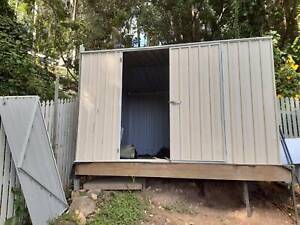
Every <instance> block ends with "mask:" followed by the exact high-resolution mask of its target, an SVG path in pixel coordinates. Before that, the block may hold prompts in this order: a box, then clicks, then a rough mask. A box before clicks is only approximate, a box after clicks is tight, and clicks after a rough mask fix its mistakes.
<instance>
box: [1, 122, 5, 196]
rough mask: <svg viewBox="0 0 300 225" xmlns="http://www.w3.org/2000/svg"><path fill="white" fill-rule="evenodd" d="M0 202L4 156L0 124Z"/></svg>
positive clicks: (2, 129) (3, 138)
mask: <svg viewBox="0 0 300 225" xmlns="http://www.w3.org/2000/svg"><path fill="white" fill-rule="evenodd" d="M0 126H1V127H0V176H1V179H0V202H1V199H2V190H3V177H2V176H3V171H4V156H5V133H4V128H3V124H2V123H1V124H0Z"/></svg>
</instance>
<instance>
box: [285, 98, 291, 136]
mask: <svg viewBox="0 0 300 225" xmlns="http://www.w3.org/2000/svg"><path fill="white" fill-rule="evenodd" d="M285 110H286V117H287V133H288V137H293V130H292V117H291V104H290V99H289V98H288V97H286V98H285Z"/></svg>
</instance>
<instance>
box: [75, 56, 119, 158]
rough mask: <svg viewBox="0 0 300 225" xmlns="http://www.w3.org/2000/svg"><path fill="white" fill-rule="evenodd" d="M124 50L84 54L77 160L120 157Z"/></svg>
mask: <svg viewBox="0 0 300 225" xmlns="http://www.w3.org/2000/svg"><path fill="white" fill-rule="evenodd" d="M121 57H122V53H120V52H107V53H103V54H93V53H91V54H83V55H82V59H81V60H82V63H81V74H82V76H81V78H80V100H79V102H80V103H79V121H78V137H77V151H76V160H77V161H101V160H116V159H118V158H119V152H118V151H119V147H120V132H121V131H120V127H121V86H122V63H121Z"/></svg>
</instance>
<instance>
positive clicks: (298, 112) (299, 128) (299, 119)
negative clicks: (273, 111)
mask: <svg viewBox="0 0 300 225" xmlns="http://www.w3.org/2000/svg"><path fill="white" fill-rule="evenodd" d="M295 107H296V118H297V132H298V133H297V134H298V135H297V137H300V104H299V99H298V98H296V99H295Z"/></svg>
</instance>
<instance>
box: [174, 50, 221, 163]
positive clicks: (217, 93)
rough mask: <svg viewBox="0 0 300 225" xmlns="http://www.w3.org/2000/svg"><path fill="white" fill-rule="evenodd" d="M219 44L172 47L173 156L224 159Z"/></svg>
mask: <svg viewBox="0 0 300 225" xmlns="http://www.w3.org/2000/svg"><path fill="white" fill-rule="evenodd" d="M220 56H221V55H220V46H219V45H218V44H214V45H199V46H193V47H180V48H171V49H170V101H171V102H172V101H173V102H175V104H171V105H170V118H171V121H170V127H171V131H170V132H171V135H170V138H171V159H172V160H201V161H224V160H225V158H224V156H225V138H224V123H223V110H222V87H221V85H222V73H221V57H220Z"/></svg>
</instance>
